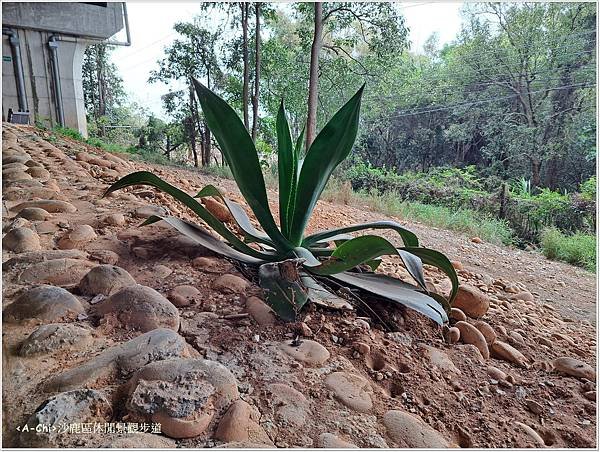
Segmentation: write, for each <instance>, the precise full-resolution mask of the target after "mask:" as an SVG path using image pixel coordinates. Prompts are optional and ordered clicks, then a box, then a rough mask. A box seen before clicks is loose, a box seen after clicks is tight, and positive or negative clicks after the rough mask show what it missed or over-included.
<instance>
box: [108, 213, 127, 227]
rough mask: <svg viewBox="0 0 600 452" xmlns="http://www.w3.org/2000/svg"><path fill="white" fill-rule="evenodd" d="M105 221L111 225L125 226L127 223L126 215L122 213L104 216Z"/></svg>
mask: <svg viewBox="0 0 600 452" xmlns="http://www.w3.org/2000/svg"><path fill="white" fill-rule="evenodd" d="M104 223H106V224H108V225H111V226H123V225H124V224H125V216H124V215H123V214H122V213H113V214H110V215H107V216H106V217H104Z"/></svg>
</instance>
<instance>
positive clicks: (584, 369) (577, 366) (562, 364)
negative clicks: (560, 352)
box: [552, 356, 596, 381]
mask: <svg viewBox="0 0 600 452" xmlns="http://www.w3.org/2000/svg"><path fill="white" fill-rule="evenodd" d="M552 365H553V366H554V370H556V371H557V372H561V373H563V374H566V375H570V376H572V377H577V378H586V379H588V380H590V381H596V371H595V370H594V368H593V367H592V366H590V365H589V364H586V363H584V362H583V361H580V360H578V359H575V358H569V357H567V356H565V357H562V358H556V359H555V360H554V361H552Z"/></svg>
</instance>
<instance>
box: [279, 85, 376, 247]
mask: <svg viewBox="0 0 600 452" xmlns="http://www.w3.org/2000/svg"><path fill="white" fill-rule="evenodd" d="M363 89H364V85H363V86H362V87H361V88H360V89H359V90H358V92H357V93H356V94H355V95H354V96H353V97H352V98H351V99H350V100H349V101H348V102H347V103H346V105H344V106H343V107H342V108H341V109H340V110H339V111H338V112H337V113H336V114H335V115H334V116H333V118H331V120H330V121H329V122H328V123H327V124H326V125H325V127H323V130H321V132H320V133H319V134H318V135H317V137H316V138H315V141H314V142H313V143H312V145H311V146H310V149H309V150H308V152H307V153H306V157H305V158H304V163H303V164H302V169H301V170H300V177H299V179H298V189H297V192H296V202H295V208H294V215H293V218H292V222H291V226H290V235H289V237H290V241H291V242H292V243H295V244H300V243H301V241H302V235H303V233H304V229H305V228H306V225H307V223H308V219H309V218H310V216H311V214H312V211H313V209H314V207H315V205H316V203H317V201H318V199H319V197H320V196H321V193H322V192H323V189H324V188H325V185H326V184H327V181H328V180H329V177H330V176H331V173H332V172H333V170H334V169H335V168H336V167H337V166H338V165H339V164H340V163H341V162H342V161H343V160H344V159H345V158H346V157H347V156H348V154H349V153H350V151H351V150H352V146H353V144H354V140H355V139H356V133H357V131H358V119H359V112H360V101H361V98H362V93H363Z"/></svg>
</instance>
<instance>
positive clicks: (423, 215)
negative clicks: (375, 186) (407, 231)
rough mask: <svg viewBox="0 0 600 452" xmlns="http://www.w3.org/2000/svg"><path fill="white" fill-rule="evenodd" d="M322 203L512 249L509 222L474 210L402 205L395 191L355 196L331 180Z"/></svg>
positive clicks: (428, 205)
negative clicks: (368, 211)
mask: <svg viewBox="0 0 600 452" xmlns="http://www.w3.org/2000/svg"><path fill="white" fill-rule="evenodd" d="M323 199H324V200H325V201H329V202H335V203H339V204H344V205H355V206H368V207H369V208H370V209H372V210H374V211H377V212H381V213H384V214H386V215H391V216H397V217H400V218H403V219H405V220H409V221H419V222H421V223H423V224H426V225H428V226H433V227H438V228H441V229H448V230H451V231H458V232H464V233H466V234H469V235H473V236H478V237H480V238H482V239H483V240H485V241H487V242H490V243H495V244H504V245H511V244H513V243H514V232H513V230H512V229H511V228H510V227H509V226H508V224H507V223H506V221H503V220H499V219H496V218H493V217H491V216H487V215H485V214H482V213H479V212H476V211H474V210H471V209H464V208H458V209H451V208H449V207H444V206H436V205H432V204H424V203H420V202H416V201H403V200H402V197H401V196H400V195H398V194H397V193H396V192H393V191H386V192H384V193H380V192H379V191H377V190H371V191H369V192H367V191H364V190H362V191H359V192H353V191H352V187H351V186H350V185H349V184H348V183H346V182H342V181H339V180H332V181H331V182H330V184H329V185H328V186H327V189H326V190H325V192H324V193H323Z"/></svg>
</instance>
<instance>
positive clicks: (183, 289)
mask: <svg viewBox="0 0 600 452" xmlns="http://www.w3.org/2000/svg"><path fill="white" fill-rule="evenodd" d="M199 295H200V291H199V290H198V289H196V288H195V287H193V286H185V285H184V286H177V287H174V288H173V289H172V290H171V292H170V293H169V300H171V303H173V304H174V305H175V306H177V307H181V306H189V305H190V304H192V303H197V302H198V299H199Z"/></svg>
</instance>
